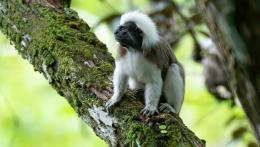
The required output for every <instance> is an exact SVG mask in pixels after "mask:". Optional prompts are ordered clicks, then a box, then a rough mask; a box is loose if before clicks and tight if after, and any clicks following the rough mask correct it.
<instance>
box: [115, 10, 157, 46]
mask: <svg viewBox="0 0 260 147" xmlns="http://www.w3.org/2000/svg"><path fill="white" fill-rule="evenodd" d="M129 21H132V22H134V23H135V24H136V25H137V26H138V27H139V28H140V29H141V30H142V31H143V33H144V37H143V43H142V47H144V48H149V47H151V46H152V45H153V44H155V43H157V42H158V41H159V40H160V36H159V34H158V32H157V28H156V25H155V23H154V22H153V21H152V19H151V18H150V17H149V16H148V15H146V14H144V13H142V12H140V11H130V12H127V13H125V14H123V15H122V16H121V19H120V25H123V24H125V23H126V22H129Z"/></svg>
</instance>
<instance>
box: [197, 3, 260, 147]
mask: <svg viewBox="0 0 260 147" xmlns="http://www.w3.org/2000/svg"><path fill="white" fill-rule="evenodd" d="M197 6H198V9H199V11H201V14H202V16H203V18H204V20H205V21H206V23H207V25H208V27H209V29H210V31H211V35H212V38H213V40H214V42H215V43H216V45H217V47H218V50H219V51H220V53H221V54H222V55H223V64H225V65H228V71H227V73H228V74H230V75H229V76H230V85H231V87H232V88H233V90H234V91H235V92H236V94H237V96H238V99H239V101H240V102H241V104H242V107H243V109H244V111H245V113H246V115H247V116H248V119H249V121H250V124H251V126H252V128H253V130H254V132H255V136H256V139H257V141H258V144H259V145H260V115H259V114H260V60H259V57H260V48H259V40H260V31H259V26H260V21H259V16H260V0H235V1H234V0H210V1H207V0H197Z"/></svg>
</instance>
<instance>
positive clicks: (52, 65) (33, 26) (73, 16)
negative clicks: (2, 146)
mask: <svg viewBox="0 0 260 147" xmlns="http://www.w3.org/2000/svg"><path fill="white" fill-rule="evenodd" d="M0 14H1V15H0V29H1V31H2V32H3V33H4V34H5V35H6V36H7V37H8V38H9V39H10V41H11V42H12V43H13V44H14V45H15V48H16V49H17V50H18V52H19V54H20V55H21V56H22V57H23V58H24V59H26V60H28V61H29V62H30V63H31V64H32V65H33V66H34V69H35V70H36V71H39V72H40V73H43V74H44V76H45V77H46V79H47V80H48V81H49V83H50V84H51V85H52V87H53V88H55V89H56V90H57V92H58V93H59V94H60V95H62V96H64V97H65V98H66V99H67V100H68V102H69V103H70V105H71V106H72V107H73V108H74V110H75V111H76V112H77V113H78V115H79V116H80V117H81V118H82V119H83V120H84V121H85V122H87V123H88V125H90V126H91V127H92V128H93V129H94V131H95V133H96V134H97V135H98V136H100V137H101V138H102V139H104V140H105V141H106V142H107V143H108V144H110V145H112V146H159V145H160V146H185V147H186V146H187V147H191V146H198V147H201V146H205V143H204V142H203V141H201V140H200V139H199V138H198V137H196V136H195V135H194V133H193V132H191V131H190V130H189V129H188V128H187V127H186V126H185V125H184V124H183V122H182V121H181V119H180V118H179V117H178V116H177V115H174V114H163V113H162V114H160V115H157V116H153V117H151V118H149V119H148V118H144V117H143V116H141V115H140V114H139V111H140V110H141V108H142V107H143V104H142V102H141V101H140V99H141V98H140V97H141V96H138V95H136V94H135V93H133V92H128V93H127V94H126V95H125V96H124V100H123V101H122V102H121V103H120V104H119V105H118V106H116V107H115V108H114V109H113V110H112V111H111V112H110V113H108V112H106V110H105V109H104V102H105V100H107V99H108V98H109V97H110V96H111V94H112V90H111V89H112V82H111V81H110V80H109V79H111V75H112V71H113V66H114V59H113V58H112V56H111V54H110V53H109V52H108V51H107V48H106V46H105V45H104V44H103V43H101V42H100V41H99V40H98V39H97V38H96V36H95V35H94V34H93V33H92V32H91V31H90V27H89V26H88V25H87V24H86V23H85V22H84V21H83V20H82V19H80V18H79V17H78V15H77V13H76V12H75V11H73V10H71V9H69V8H65V9H60V8H59V9H55V8H53V7H46V5H45V6H43V5H42V3H37V2H36V1H35V2H32V3H29V4H28V3H25V2H24V1H21V0H2V1H1V2H0ZM101 116H102V117H101ZM161 125H165V126H166V128H165V129H164V130H163V131H162V130H161V129H160V127H159V126H161Z"/></svg>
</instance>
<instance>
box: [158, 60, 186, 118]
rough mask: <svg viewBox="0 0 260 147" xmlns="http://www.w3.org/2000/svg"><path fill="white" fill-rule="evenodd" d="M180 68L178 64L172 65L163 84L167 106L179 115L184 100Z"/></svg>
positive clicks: (182, 77) (182, 78)
mask: <svg viewBox="0 0 260 147" xmlns="http://www.w3.org/2000/svg"><path fill="white" fill-rule="evenodd" d="M181 70H183V69H182V67H180V65H178V64H172V65H171V66H170V67H169V69H168V71H167V74H166V77H165V80H164V84H163V94H164V96H165V98H166V101H167V103H168V104H170V105H171V106H172V107H173V108H174V110H175V111H176V113H179V112H180V110H181V106H182V103H183V98H184V76H183V75H181V74H182V73H183V71H181ZM162 108H164V107H162Z"/></svg>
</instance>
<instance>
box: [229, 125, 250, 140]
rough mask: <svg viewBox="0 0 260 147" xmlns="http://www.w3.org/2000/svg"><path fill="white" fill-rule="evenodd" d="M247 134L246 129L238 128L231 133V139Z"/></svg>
mask: <svg viewBox="0 0 260 147" xmlns="http://www.w3.org/2000/svg"><path fill="white" fill-rule="evenodd" d="M246 132H247V128H246V127H239V128H237V129H236V130H234V131H233V132H232V137H233V139H239V138H241V137H242V136H243V135H244V134H245V133H246Z"/></svg>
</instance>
